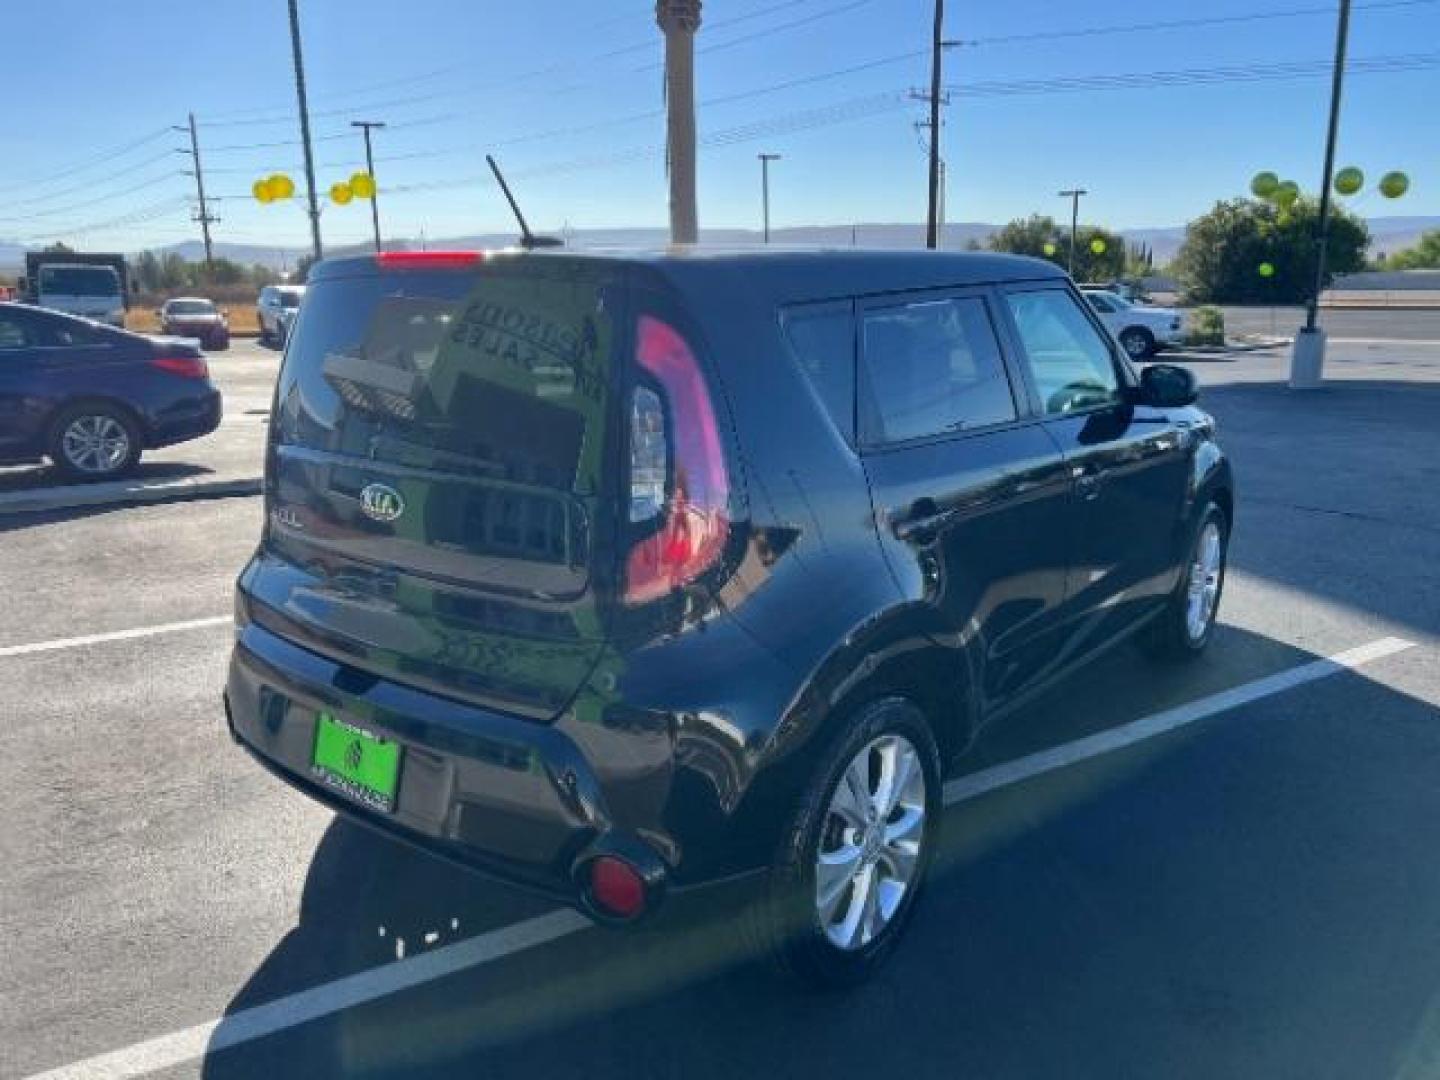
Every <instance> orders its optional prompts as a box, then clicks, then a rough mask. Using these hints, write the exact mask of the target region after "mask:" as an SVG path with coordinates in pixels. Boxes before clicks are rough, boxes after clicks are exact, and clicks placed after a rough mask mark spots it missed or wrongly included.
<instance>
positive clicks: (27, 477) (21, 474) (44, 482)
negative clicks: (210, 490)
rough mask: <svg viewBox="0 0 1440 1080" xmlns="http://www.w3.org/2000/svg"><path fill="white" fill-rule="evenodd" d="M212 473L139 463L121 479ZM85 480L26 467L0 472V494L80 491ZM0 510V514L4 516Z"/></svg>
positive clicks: (179, 477)
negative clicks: (61, 489) (59, 489)
mask: <svg viewBox="0 0 1440 1080" xmlns="http://www.w3.org/2000/svg"><path fill="white" fill-rule="evenodd" d="M214 471H215V470H214V469H211V468H209V467H208V466H205V465H194V464H191V463H189V462H185V461H155V462H149V461H144V460H142V461H141V462H140V464H139V465H138V466H136V468H135V471H134V472H132V473H130V474H129V475H128V476H123V477H120V478H119V479H122V480H132V481H135V482H137V483H142V482H144V481H147V480H150V481H165V480H184V479H186V478H188V477H192V476H207V475H209V474H211V473H213V472H214ZM85 486H86V481H83V480H69V479H67V478H66V477H65V476H64V475H63V474H61V472H60V471H59V470H58V469H56V468H55V467H54V466H53V465H28V466H19V467H14V468H4V469H0V494H5V493H6V492H12V491H38V490H39V489H41V488H50V487H63V488H78V489H83V488H84V487H85ZM3 512H4V511H3V508H0V514H3Z"/></svg>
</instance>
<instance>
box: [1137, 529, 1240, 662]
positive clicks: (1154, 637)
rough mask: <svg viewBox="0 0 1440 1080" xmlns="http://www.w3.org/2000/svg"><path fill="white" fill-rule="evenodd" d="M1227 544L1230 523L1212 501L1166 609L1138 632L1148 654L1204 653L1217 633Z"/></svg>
mask: <svg viewBox="0 0 1440 1080" xmlns="http://www.w3.org/2000/svg"><path fill="white" fill-rule="evenodd" d="M1229 547H1230V526H1229V522H1228V521H1227V520H1226V518H1225V512H1224V511H1223V510H1221V509H1220V507H1219V506H1217V505H1216V504H1215V503H1213V502H1212V503H1210V504H1209V505H1208V506H1206V507H1205V513H1204V514H1202V515H1201V517H1200V527H1199V528H1198V529H1197V530H1196V531H1195V538H1194V540H1193V541H1192V543H1191V546H1190V558H1189V560H1188V561H1187V562H1186V564H1185V570H1184V573H1183V574H1182V575H1181V580H1180V584H1179V585H1178V586H1177V588H1176V590H1175V592H1174V593H1173V594H1172V595H1171V597H1170V600H1169V601H1168V602H1167V604H1166V605H1165V610H1164V611H1162V612H1161V613H1160V614H1159V615H1158V616H1156V617H1155V620H1154V622H1152V623H1151V624H1150V625H1149V626H1148V627H1146V628H1145V631H1144V633H1142V634H1141V637H1140V644H1141V647H1142V648H1144V649H1145V651H1146V652H1148V653H1149V654H1150V655H1151V656H1153V657H1155V658H1156V659H1160V660H1188V659H1191V658H1193V657H1196V656H1199V655H1200V654H1201V653H1202V652H1204V651H1205V647H1206V646H1207V645H1209V644H1210V639H1211V638H1212V637H1213V636H1214V633H1215V616H1216V614H1217V613H1218V611H1219V609H1220V593H1221V591H1222V590H1223V589H1224V587H1225V562H1226V558H1227V556H1228V554H1229Z"/></svg>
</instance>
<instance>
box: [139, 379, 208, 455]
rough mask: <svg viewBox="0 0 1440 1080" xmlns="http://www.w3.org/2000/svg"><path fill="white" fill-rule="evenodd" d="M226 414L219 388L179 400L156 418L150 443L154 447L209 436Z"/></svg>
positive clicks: (151, 424)
mask: <svg viewBox="0 0 1440 1080" xmlns="http://www.w3.org/2000/svg"><path fill="white" fill-rule="evenodd" d="M224 414H225V406H224V401H223V399H222V398H221V396H220V391H219V390H215V389H211V390H209V391H208V392H205V393H200V394H196V395H195V396H193V397H189V398H186V399H184V400H183V401H178V402H176V403H175V404H173V405H170V406H169V407H167V408H165V409H163V410H161V411H160V412H159V413H158V414H156V415H155V416H154V417H153V418H152V420H151V423H150V438H149V440H148V441H147V445H148V446H149V447H150V448H151V449H152V450H153V449H156V448H158V447H161V446H170V445H172V444H174V443H180V442H185V441H187V440H189V439H198V438H200V437H201V436H202V435H209V434H210V433H211V432H212V431H214V430H215V429H216V428H218V427H219V426H220V421H221V419H222V418H223V416H224Z"/></svg>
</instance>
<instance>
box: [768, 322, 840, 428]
mask: <svg viewBox="0 0 1440 1080" xmlns="http://www.w3.org/2000/svg"><path fill="white" fill-rule="evenodd" d="M781 324H782V325H783V327H784V328H785V336H786V338H787V339H788V340H789V342H790V347H791V349H792V350H793V351H794V353H795V358H796V360H797V361H798V362H799V364H800V370H801V371H803V372H804V373H805V377H806V378H807V379H808V380H809V381H810V385H811V386H812V387H814V389H815V394H816V396H818V397H819V398H820V401H821V403H822V404H823V405H824V406H825V411H826V412H828V413H829V414H830V419H831V421H832V422H833V423H834V424H835V428H836V430H837V431H839V432H840V434H841V435H843V436H844V437H845V440H846V441H847V442H853V441H854V440H855V316H854V312H853V311H852V309H851V305H850V304H849V302H848V301H847V302H843V303H833V304H816V305H811V306H805V307H797V308H791V309H789V310H788V311H786V312H785V313H784V314H783V315H782V317H781Z"/></svg>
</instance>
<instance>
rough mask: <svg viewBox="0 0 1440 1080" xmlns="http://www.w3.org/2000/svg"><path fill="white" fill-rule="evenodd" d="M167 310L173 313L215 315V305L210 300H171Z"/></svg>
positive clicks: (166, 306) (166, 307)
mask: <svg viewBox="0 0 1440 1080" xmlns="http://www.w3.org/2000/svg"><path fill="white" fill-rule="evenodd" d="M165 310H166V311H168V312H169V313H170V314H171V315H213V314H215V305H214V304H212V303H211V302H210V301H209V300H171V301H170V302H169V303H168V304H166V305H165Z"/></svg>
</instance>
